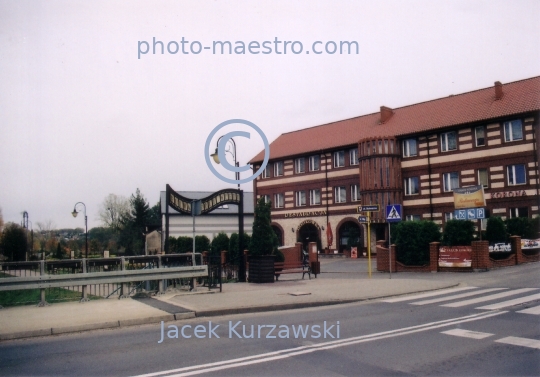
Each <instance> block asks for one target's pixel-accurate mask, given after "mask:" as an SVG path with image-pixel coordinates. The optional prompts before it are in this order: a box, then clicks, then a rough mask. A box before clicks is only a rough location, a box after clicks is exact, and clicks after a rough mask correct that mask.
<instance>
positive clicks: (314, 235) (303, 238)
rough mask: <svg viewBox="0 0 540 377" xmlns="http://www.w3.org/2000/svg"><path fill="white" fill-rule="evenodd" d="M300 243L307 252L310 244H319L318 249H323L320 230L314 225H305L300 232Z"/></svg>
mask: <svg viewBox="0 0 540 377" xmlns="http://www.w3.org/2000/svg"><path fill="white" fill-rule="evenodd" d="M298 242H302V248H303V249H304V250H305V251H306V252H307V251H308V244H309V243H310V242H317V248H318V249H319V250H320V249H321V240H320V237H319V229H318V228H317V227H316V226H315V225H313V224H304V225H302V227H301V228H300V230H299V231H298Z"/></svg>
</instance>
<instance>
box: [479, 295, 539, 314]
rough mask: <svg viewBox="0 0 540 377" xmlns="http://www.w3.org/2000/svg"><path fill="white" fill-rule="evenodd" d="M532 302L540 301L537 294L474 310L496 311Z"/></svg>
mask: <svg viewBox="0 0 540 377" xmlns="http://www.w3.org/2000/svg"><path fill="white" fill-rule="evenodd" d="M534 300H540V293H537V294H535V295H530V296H525V297H520V298H515V299H513V300H508V301H503V302H498V303H496V304H492V305H486V306H481V307H479V308H475V309H485V310H497V309H502V308H506V307H508V306H514V305H519V304H523V303H525V302H529V301H534Z"/></svg>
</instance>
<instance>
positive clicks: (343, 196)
mask: <svg viewBox="0 0 540 377" xmlns="http://www.w3.org/2000/svg"><path fill="white" fill-rule="evenodd" d="M346 201H347V191H346V190H345V186H339V187H336V188H335V190H334V202H335V203H345V202H346Z"/></svg>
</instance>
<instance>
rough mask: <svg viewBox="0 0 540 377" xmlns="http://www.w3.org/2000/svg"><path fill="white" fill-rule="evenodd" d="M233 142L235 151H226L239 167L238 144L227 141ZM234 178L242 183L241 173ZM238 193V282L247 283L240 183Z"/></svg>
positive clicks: (216, 153) (242, 198)
mask: <svg viewBox="0 0 540 377" xmlns="http://www.w3.org/2000/svg"><path fill="white" fill-rule="evenodd" d="M222 137H223V136H220V137H219V139H218V140H217V143H216V151H215V152H214V153H213V154H211V155H210V157H212V158H213V159H214V162H215V163H216V164H219V163H220V161H219V156H218V147H219V141H220V140H221V138H222ZM229 140H230V141H231V142H232V145H233V150H230V149H225V152H229V153H230V154H231V156H232V157H233V160H234V166H236V167H238V166H239V164H238V161H236V143H235V141H234V139H233V138H229V139H228V140H227V142H228V141H229ZM234 178H235V179H236V181H237V182H238V181H240V172H238V171H237V172H235V173H234ZM238 193H239V194H240V198H241V199H240V204H239V208H238V215H239V224H238V228H239V229H238V232H239V233H238V257H239V258H240V263H239V266H238V280H239V281H240V282H242V283H244V282H245V281H246V259H245V256H244V193H243V192H242V191H240V183H238Z"/></svg>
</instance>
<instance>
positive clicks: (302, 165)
mask: <svg viewBox="0 0 540 377" xmlns="http://www.w3.org/2000/svg"><path fill="white" fill-rule="evenodd" d="M294 171H295V173H296V174H298V173H305V172H306V159H305V158H304V157H300V158H297V159H296V160H295V161H294Z"/></svg>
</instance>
